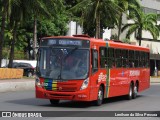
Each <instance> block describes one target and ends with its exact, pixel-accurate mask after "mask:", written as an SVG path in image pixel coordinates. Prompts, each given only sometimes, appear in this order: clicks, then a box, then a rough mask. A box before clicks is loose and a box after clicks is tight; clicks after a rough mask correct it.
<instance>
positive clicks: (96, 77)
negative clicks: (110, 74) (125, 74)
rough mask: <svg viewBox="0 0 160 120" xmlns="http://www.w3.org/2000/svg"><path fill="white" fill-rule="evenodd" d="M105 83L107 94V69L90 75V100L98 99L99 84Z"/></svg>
mask: <svg viewBox="0 0 160 120" xmlns="http://www.w3.org/2000/svg"><path fill="white" fill-rule="evenodd" d="M101 84H103V85H104V95H105V94H106V69H99V70H98V71H97V72H95V73H93V74H92V75H91V77H90V100H91V101H92V100H97V95H98V90H99V86H100V85H101Z"/></svg>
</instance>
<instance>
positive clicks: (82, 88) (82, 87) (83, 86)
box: [80, 78, 89, 90]
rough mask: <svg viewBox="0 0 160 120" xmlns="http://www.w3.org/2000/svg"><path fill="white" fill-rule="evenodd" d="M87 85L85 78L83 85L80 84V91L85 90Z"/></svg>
mask: <svg viewBox="0 0 160 120" xmlns="http://www.w3.org/2000/svg"><path fill="white" fill-rule="evenodd" d="M88 84H89V78H87V79H85V80H84V81H83V84H82V86H81V89H80V90H84V89H86V88H87V87H88Z"/></svg>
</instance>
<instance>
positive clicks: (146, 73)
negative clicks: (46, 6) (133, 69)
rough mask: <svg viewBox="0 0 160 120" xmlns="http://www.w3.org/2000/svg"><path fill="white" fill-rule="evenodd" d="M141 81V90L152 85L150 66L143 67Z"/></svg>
mask: <svg viewBox="0 0 160 120" xmlns="http://www.w3.org/2000/svg"><path fill="white" fill-rule="evenodd" d="M139 81H140V82H139V92H140V91H143V90H145V89H147V88H149V87H150V70H149V69H148V68H142V69H141V74H140V78H139Z"/></svg>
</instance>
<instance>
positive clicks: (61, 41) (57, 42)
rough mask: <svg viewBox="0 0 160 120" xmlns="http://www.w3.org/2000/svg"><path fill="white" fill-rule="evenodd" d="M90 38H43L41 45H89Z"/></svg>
mask: <svg viewBox="0 0 160 120" xmlns="http://www.w3.org/2000/svg"><path fill="white" fill-rule="evenodd" d="M89 45H90V44H89V41H88V40H78V39H43V40H41V43H40V46H78V47H85V48H86V47H87V48H88V47H89Z"/></svg>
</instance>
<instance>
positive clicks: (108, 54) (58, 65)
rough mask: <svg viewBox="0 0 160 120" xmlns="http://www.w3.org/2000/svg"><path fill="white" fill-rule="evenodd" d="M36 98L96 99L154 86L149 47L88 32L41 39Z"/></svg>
mask: <svg viewBox="0 0 160 120" xmlns="http://www.w3.org/2000/svg"><path fill="white" fill-rule="evenodd" d="M36 74H37V77H36V85H35V91H36V98H43V99H49V100H50V102H51V104H58V103H59V101H60V100H73V101H95V103H96V105H101V104H102V102H103V99H104V98H110V97H115V96H121V95H126V96H127V98H128V99H132V98H136V96H137V93H138V92H140V91H143V90H145V89H147V88H149V87H150V69H149V49H148V48H145V47H140V46H135V45H130V44H125V43H120V42H116V41H112V40H108V41H104V40H102V39H95V38H90V37H89V36H85V35H75V36H73V37H68V36H58V37H45V38H42V39H41V42H40V47H39V50H38V58H37V68H36Z"/></svg>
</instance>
